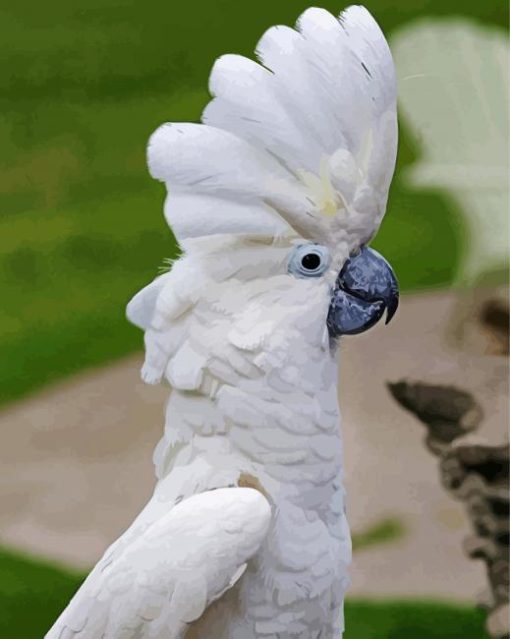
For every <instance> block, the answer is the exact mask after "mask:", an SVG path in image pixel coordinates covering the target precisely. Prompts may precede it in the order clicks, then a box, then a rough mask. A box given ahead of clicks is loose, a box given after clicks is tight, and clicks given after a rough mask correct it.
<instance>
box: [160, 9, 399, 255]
mask: <svg viewBox="0 0 510 639" xmlns="http://www.w3.org/2000/svg"><path fill="white" fill-rule="evenodd" d="M257 55H258V57H259V60H260V64H259V63H256V62H254V61H252V60H249V59H246V58H243V57H241V56H236V55H227V56H224V57H222V58H220V59H219V60H218V61H217V62H216V64H215V65H214V68H213V71H212V73H211V78H210V90H211V93H212V94H213V96H214V99H213V100H212V102H211V103H210V104H209V105H208V106H207V108H206V109H205V112H204V114H203V122H204V124H203V125H200V124H174V125H170V124H167V125H163V126H162V127H160V129H158V130H157V131H156V132H155V133H154V135H153V136H152V138H151V141H150V143H149V149H148V161H149V167H150V170H151V173H152V175H153V176H154V177H155V178H157V179H159V180H162V181H164V182H166V184H167V187H168V192H169V197H168V199H167V203H166V206H165V215H166V218H167V220H168V222H169V223H170V225H171V226H172V228H173V230H174V232H175V234H176V236H177V238H178V239H179V240H180V241H181V242H183V241H186V240H188V239H189V238H197V237H203V236H208V235H212V234H217V233H223V234H235V235H239V234H245V235H250V234H254V233H255V234H259V235H267V236H275V235H282V234H289V233H291V234H292V233H293V234H294V235H298V236H300V237H304V238H308V239H312V240H314V241H321V242H329V243H330V244H331V245H332V246H333V247H334V248H337V247H340V249H339V250H340V252H341V254H342V255H343V256H344V257H347V255H345V253H346V251H347V254H348V251H349V250H352V249H353V248H356V247H359V245H360V244H363V243H365V242H367V241H368V240H369V239H370V238H371V237H372V236H373V234H374V233H375V231H376V230H377V228H378V226H379V224H380V222H381V219H382V216H383V214H384V212H385V208H386V201H387V196H388V189H389V184H390V181H391V177H392V175H393V170H394V166H395V157H396V148H397V120H396V84H395V73H394V67H393V61H392V58H391V54H390V51H389V48H388V45H387V43H386V40H385V39H384V36H383V34H382V33H381V31H380V29H379V27H378V26H377V24H376V22H375V21H374V19H373V18H372V17H371V15H370V14H369V13H368V11H367V10H366V9H364V8H362V7H358V6H353V7H350V8H349V9H347V10H346V11H345V12H344V13H342V14H341V15H340V17H339V18H338V19H337V18H335V17H334V16H332V15H331V14H329V13H328V12H327V11H324V10H322V9H309V10H308V11H306V12H305V13H304V14H303V15H302V16H301V18H300V19H299V20H298V23H297V29H296V30H294V29H290V28H288V27H273V28H271V29H269V31H267V32H266V34H265V35H264V36H263V37H262V39H261V41H260V42H259V45H258V47H257Z"/></svg>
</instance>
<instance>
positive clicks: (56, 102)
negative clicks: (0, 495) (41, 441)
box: [0, 0, 508, 402]
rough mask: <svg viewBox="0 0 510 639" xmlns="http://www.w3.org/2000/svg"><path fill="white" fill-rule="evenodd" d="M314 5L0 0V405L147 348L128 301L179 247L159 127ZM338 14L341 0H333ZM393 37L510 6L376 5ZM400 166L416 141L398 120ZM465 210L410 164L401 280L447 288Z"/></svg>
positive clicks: (451, 2) (499, 18)
mask: <svg viewBox="0 0 510 639" xmlns="http://www.w3.org/2000/svg"><path fill="white" fill-rule="evenodd" d="M308 4H309V2H307V1H301V0H300V1H293V2H290V1H287V2H274V1H271V2H268V1H266V0H259V2H257V3H241V2H236V1H235V0H220V1H218V2H214V3H209V2H205V1H203V0H200V1H195V2H160V1H149V2H136V1H133V0H73V2H63V1H62V0H49V1H48V2H45V3H41V4H38V3H35V2H33V1H32V2H29V1H27V0H20V1H18V2H13V3H9V4H8V5H7V4H4V5H3V7H2V8H0V34H1V42H2V52H3V55H2V56H0V95H1V98H0V100H1V113H2V118H1V119H0V193H1V199H0V201H1V219H0V278H1V287H2V291H3V299H4V303H3V304H2V306H1V308H0V361H2V362H3V365H2V366H1V368H0V402H5V401H7V400H12V399H14V398H16V397H20V396H22V395H24V394H26V393H27V392H28V391H31V390H33V389H35V388H37V387H40V386H41V385H43V384H45V383H47V382H49V381H52V380H55V379H56V378H59V377H63V376H65V375H68V374H69V373H72V372H74V371H77V370H79V369H81V368H83V367H86V366H91V365H96V364H99V363H101V362H103V361H105V360H109V359H112V358H115V357H118V356H120V355H123V354H125V353H127V352H129V351H131V350H133V349H135V348H139V347H140V345H141V336H140V334H139V332H138V331H137V330H136V329H135V328H133V327H131V326H129V325H128V323H127V322H126V321H125V319H124V308H125V305H126V302H127V301H128V300H129V298H130V296H131V295H132V294H133V293H134V292H135V291H137V290H138V289H139V288H140V287H141V286H142V285H144V284H145V283H147V282H148V281H149V280H151V279H152V278H153V277H154V276H155V275H156V273H157V269H158V266H160V265H161V263H162V262H163V259H164V258H167V257H171V256H172V255H174V254H175V251H176V246H175V242H174V241H173V239H172V236H171V234H170V232H169V230H168V228H167V227H166V225H165V223H164V221H163V215H162V200H163V187H162V186H161V185H160V184H158V183H156V182H154V181H152V180H151V179H150V177H149V175H148V173H147V170H146V167H145V145H146V141H147V138H148V136H149V135H150V133H151V132H152V131H153V130H154V129H155V128H156V127H157V126H158V125H159V124H160V123H162V122H164V121H167V120H174V121H179V120H198V119H199V117H200V114H201V111H202V109H203V107H204V105H205V104H206V102H207V100H208V95H207V92H206V87H207V77H208V73H209V70H210V67H211V65H212V63H213V60H214V59H215V57H216V56H218V55H220V54H222V53H225V52H239V53H244V54H246V55H251V54H252V52H253V49H254V46H255V44H256V42H257V40H258V38H259V37H260V35H261V34H262V32H263V31H264V30H265V29H266V28H267V27H269V26H270V25H272V24H275V23H284V24H293V23H294V22H295V20H296V18H297V16H298V15H299V13H300V12H301V11H303V10H304V9H305V8H306V7H307V6H308ZM321 4H322V5H323V6H324V7H325V8H327V9H330V10H331V11H333V12H335V13H337V12H338V11H339V10H340V9H341V8H343V5H342V4H341V3H340V4H339V3H338V2H331V1H328V2H323V3H321ZM367 6H368V8H369V9H370V10H371V11H372V12H373V14H374V15H375V17H376V18H377V20H378V21H379V22H380V24H381V26H382V28H383V29H384V30H385V32H386V33H387V34H388V35H390V36H391V32H392V30H393V29H395V28H396V27H398V26H399V25H402V24H404V23H406V22H408V21H409V20H412V19H413V18H416V17H421V16H426V15H438V16H439V15H459V14H460V13H463V14H465V15H467V16H470V17H472V18H475V19H477V20H479V21H483V22H486V23H492V24H496V25H502V26H504V25H506V24H507V22H508V4H507V2H506V1H501V2H500V1H491V2H485V3H483V2H474V1H470V2H465V3H462V4H461V3H459V2H458V0H446V1H445V0H435V1H429V2H426V1H423V0H409V1H408V2H394V1H393V0H375V1H371V2H368V5H367ZM401 128H402V134H401V142H400V154H399V165H400V166H402V165H405V164H406V163H409V162H411V161H412V160H413V157H414V156H415V154H416V152H417V151H416V149H413V144H412V141H411V140H410V139H409V137H408V136H407V135H406V131H405V123H402V124H401ZM461 243H462V225H461V219H460V217H459V215H458V213H457V211H456V210H455V207H454V206H453V203H452V202H450V201H449V200H448V198H447V197H445V196H444V195H441V194H440V193H438V192H433V191H423V192H416V191H410V190H406V188H404V186H403V185H401V184H400V183H399V179H398V173H397V178H396V180H395V182H394V185H393V188H392V191H391V195H390V205H389V215H387V217H386V220H385V222H384V224H383V227H382V229H381V232H380V234H379V236H378V238H377V241H376V242H375V246H376V247H378V248H380V249H381V250H382V251H383V252H384V253H385V255H386V256H387V257H388V258H389V259H390V261H391V262H392V263H393V265H394V267H395V268H396V270H397V273H398V274H399V277H400V280H401V284H402V287H403V288H404V290H409V289H417V288H424V287H431V286H439V285H445V284H448V283H449V282H450V281H451V279H452V274H453V272H454V269H455V264H456V261H457V259H458V256H459V251H460V246H461Z"/></svg>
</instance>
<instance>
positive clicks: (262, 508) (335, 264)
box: [46, 6, 398, 639]
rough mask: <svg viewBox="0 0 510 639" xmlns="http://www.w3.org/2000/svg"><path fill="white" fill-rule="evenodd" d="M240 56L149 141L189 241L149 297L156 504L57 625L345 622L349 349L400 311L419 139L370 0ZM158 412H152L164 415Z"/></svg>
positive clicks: (295, 628) (182, 628)
mask: <svg viewBox="0 0 510 639" xmlns="http://www.w3.org/2000/svg"><path fill="white" fill-rule="evenodd" d="M257 57H258V59H259V61H260V63H256V62H254V61H252V60H248V59H246V58H243V57H240V56H236V55H227V56H224V57H221V58H220V59H219V60H217V62H216V63H215V65H214V68H213V70H212V74H211V78H210V91H211V93H212V95H213V96H214V97H213V100H212V101H211V102H210V104H209V105H208V106H207V108H206V109H205V112H204V114H203V124H187V123H184V124H164V125H163V126H162V127H160V128H159V129H158V130H157V131H156V132H155V133H154V135H153V136H152V138H151V140H150V143H149V148H148V162H149V168H150V171H151V174H152V175H153V176H154V177H155V178H156V179H158V180H161V181H163V182H164V183H165V184H166V186H167V188H168V198H167V201H166V205H165V216H166V219H167V220H168V222H169V224H170V225H171V227H172V229H173V231H174V233H175V235H176V237H177V238H178V240H179V243H180V245H181V247H182V249H183V256H182V257H180V258H179V259H178V260H177V261H176V262H175V263H174V264H173V267H172V269H171V271H170V272H167V273H165V274H163V275H161V276H160V277H158V278H157V279H156V280H155V281H153V282H152V283H151V284H149V285H148V286H147V287H146V288H144V289H143V290H142V291H141V292H140V293H138V294H137V295H136V296H135V297H134V299H133V300H132V301H131V302H130V303H129V305H128V309H127V314H128V317H129V319H130V320H131V321H132V322H134V323H135V324H137V325H138V326H140V327H141V328H143V329H144V331H145V346H146V358H145V363H144V366H143V369H142V376H143V379H144V380H145V381H146V382H148V383H150V384H156V383H158V382H160V381H162V380H166V382H168V384H169V385H170V387H171V394H170V399H169V402H168V405H167V411H166V425H165V432H164V436H163V438H162V440H161V441H160V443H159V445H158V446H157V448H156V451H155V455H154V462H155V466H156V475H157V484H156V487H155V491H154V495H153V497H152V499H151V500H150V501H149V503H148V505H147V506H146V507H145V509H144V510H143V511H142V513H141V514H140V515H139V516H138V518H137V519H136V520H135V521H134V523H133V524H132V525H131V526H130V528H129V529H128V530H127V531H126V532H125V533H124V534H123V535H122V536H121V537H120V538H119V539H118V540H117V541H116V542H115V543H114V544H113V545H112V546H111V547H110V548H109V549H108V550H107V551H106V553H105V555H104V557H103V558H102V559H101V560H100V562H99V563H98V564H97V566H96V567H95V568H94V570H93V571H92V572H91V574H90V575H89V577H88V578H87V579H86V581H85V582H84V584H83V585H82V587H81V588H80V590H79V591H78V593H77V594H76V595H75V597H74V599H73V600H72V601H71V603H70V604H69V606H68V607H67V608H66V610H65V611H64V612H63V613H62V615H61V617H60V618H59V619H58V621H57V622H56V624H55V626H54V627H53V628H52V629H51V630H50V631H49V633H48V634H47V635H46V637H47V639H85V638H86V639H101V638H104V639H113V638H115V639H131V638H135V637H136V638H143V639H149V638H151V639H184V638H186V639H206V638H207V639H255V638H264V639H276V638H279V639H290V638H293V639H319V638H320V639H332V638H335V639H338V638H339V637H340V636H341V634H342V631H343V625H344V624H343V598H344V594H345V591H346V588H347V586H348V582H349V579H348V565H349V562H350V560H351V541H350V535H349V529H348V525H347V521H346V516H345V503H344V500H345V495H344V488H343V483H342V440H341V433H340V415H339V408H338V403H337V359H336V344H337V340H338V337H339V336H340V335H342V334H354V333H358V332H361V331H362V330H364V329H366V328H368V327H370V326H372V325H373V324H375V322H377V321H378V320H379V319H380V318H381V316H382V315H383V313H384V312H385V310H387V319H388V320H389V319H390V318H391V316H392V315H393V313H394V312H395V310H396V306H397V303H398V287H397V282H396V279H395V276H394V274H393V272H392V270H391V268H390V267H389V265H388V263H387V262H386V261H385V260H384V259H383V258H382V257H381V256H380V255H379V254H378V253H376V252H375V251H372V250H371V249H369V248H367V247H366V245H367V243H368V242H369V240H370V239H371V238H372V237H373V235H374V234H375V232H376V230H377V228H378V226H379V224H380V222H381V219H382V217H383V215H384V212H385V208H386V201H387V196H388V188H389V185H390V181H391V178H392V174H393V171H394V165H395V156H396V148H397V121H396V86H395V73H394V67H393V62H392V58H391V54H390V51H389V49H388V45H387V43H386V41H385V39H384V36H383V34H382V33H381V31H380V29H379V27H378V26H377V24H376V23H375V21H374V20H373V18H372V17H371V16H370V14H369V13H368V11H366V9H364V8H362V7H358V6H353V7H350V8H349V9H347V10H346V11H345V12H344V13H342V14H341V15H340V17H339V18H338V19H337V18H335V17H334V16H332V15H331V14H329V13H328V12H327V11H324V10H321V9H315V8H314V9H309V10H308V11H306V12H305V13H304V14H303V15H302V16H301V17H300V19H299V21H298V23H297V28H296V30H293V29H290V28H287V27H274V28H271V29H269V30H268V31H267V32H266V33H265V35H264V36H263V37H262V39H261V41H260V42H259V45H258V48H257ZM142 427H143V425H142Z"/></svg>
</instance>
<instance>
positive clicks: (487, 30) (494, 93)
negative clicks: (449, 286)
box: [392, 19, 510, 284]
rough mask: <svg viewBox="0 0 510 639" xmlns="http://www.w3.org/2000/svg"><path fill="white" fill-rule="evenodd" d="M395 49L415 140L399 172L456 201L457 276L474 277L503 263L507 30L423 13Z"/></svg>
mask: <svg viewBox="0 0 510 639" xmlns="http://www.w3.org/2000/svg"><path fill="white" fill-rule="evenodd" d="M392 50H393V53H394V56H395V61H396V65H397V71H398V76H399V86H400V90H399V98H400V105H401V109H402V112H403V113H404V116H405V119H406V122H407V123H408V124H409V126H410V127H411V131H412V132H413V134H414V135H415V137H416V139H417V141H418V143H419V146H420V157H419V159H418V161H417V162H415V163H413V165H412V166H411V167H409V169H408V170H407V172H406V174H404V178H407V179H408V180H409V182H410V183H411V184H412V185H413V186H416V187H421V188H423V187H428V188H431V187H432V188H440V189H444V190H446V191H447V192H448V193H449V194H450V195H451V196H452V198H453V200H454V201H456V202H457V203H458V205H459V208H460V212H461V213H462V216H463V218H464V221H465V223H466V227H467V229H466V230H467V236H468V237H467V238H466V240H467V247H466V249H467V250H465V251H464V255H463V256H462V258H461V263H460V265H459V271H458V273H457V281H458V283H459V284H474V283H476V281H477V280H478V279H479V278H481V277H483V275H484V274H486V273H489V272H491V271H493V270H498V269H501V270H502V271H504V270H506V268H507V264H508V252H509V237H510V233H509V218H508V204H509V182H508V175H509V167H508V160H509V155H508V136H509V122H510V121H509V118H508V113H509V107H510V104H509V102H510V100H509V96H510V90H509V78H510V45H509V42H508V35H507V34H506V33H505V32H504V31H503V30H502V29H496V28H494V27H488V26H484V25H478V24H474V23H472V22H469V21H467V20H461V19H449V20H444V19H442V20H426V21H423V20H420V21H419V22H416V23H414V24H409V25H406V26H405V27H403V28H402V29H401V30H399V31H398V32H397V33H396V34H395V35H394V37H393V38H392Z"/></svg>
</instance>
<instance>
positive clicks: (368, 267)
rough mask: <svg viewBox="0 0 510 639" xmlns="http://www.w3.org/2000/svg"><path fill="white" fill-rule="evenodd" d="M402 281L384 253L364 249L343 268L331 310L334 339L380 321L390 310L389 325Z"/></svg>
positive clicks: (395, 308) (337, 282)
mask: <svg viewBox="0 0 510 639" xmlns="http://www.w3.org/2000/svg"><path fill="white" fill-rule="evenodd" d="M398 298H399V294H398V281H397V278H396V277H395V273H394V272H393V269H392V268H391V266H390V265H389V264H388V262H387V261H386V260H385V259H384V257H383V256H382V255H380V254H379V253H377V251H374V250H373V249H370V248H363V249H362V250H361V251H360V252H359V253H358V255H356V256H355V257H352V258H349V259H348V260H347V262H346V263H345V264H344V266H343V268H342V270H341V271H340V273H339V275H338V278H337V281H336V285H335V290H334V292H333V298H332V300H331V304H330V307H329V313H328V320H327V323H328V330H329V334H330V336H331V337H332V338H335V337H339V336H340V335H356V334H357V333H362V332H363V331H366V330H368V329H369V328H371V327H372V326H374V324H376V323H377V322H378V321H379V320H380V319H381V317H382V316H383V315H384V312H385V311H386V324H388V322H389V321H390V320H391V318H392V317H393V315H395V312H396V310H397V307H398Z"/></svg>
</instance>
